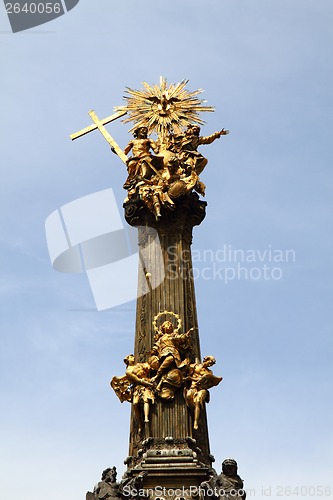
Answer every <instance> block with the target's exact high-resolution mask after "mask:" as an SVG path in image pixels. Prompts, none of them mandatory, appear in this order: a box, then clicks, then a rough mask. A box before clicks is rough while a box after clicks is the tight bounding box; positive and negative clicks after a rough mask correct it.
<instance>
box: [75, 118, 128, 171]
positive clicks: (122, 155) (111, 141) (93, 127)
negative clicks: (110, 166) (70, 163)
mask: <svg viewBox="0 0 333 500" xmlns="http://www.w3.org/2000/svg"><path fill="white" fill-rule="evenodd" d="M88 114H89V116H90V117H91V119H92V121H93V122H94V125H89V127H86V128H84V129H82V130H80V131H79V132H75V134H72V135H71V136H70V138H71V139H72V141H75V139H78V138H79V137H82V136H83V135H86V134H88V133H89V132H92V131H93V130H96V129H98V130H99V131H100V132H101V134H102V135H103V137H105V139H106V140H107V141H108V143H109V144H110V146H111V147H112V148H113V149H114V151H115V152H116V153H117V155H118V156H119V158H120V159H121V160H122V161H123V162H124V163H125V164H126V163H127V160H128V158H127V156H126V155H125V153H124V151H123V150H122V149H121V148H120V147H119V146H118V144H117V143H116V141H115V140H114V139H113V137H111V135H110V134H109V132H108V131H107V130H106V128H105V127H104V125H106V124H107V123H110V122H112V121H114V120H117V118H120V117H121V116H124V115H126V111H118V113H114V114H113V115H111V116H108V117H107V118H104V119H103V120H100V119H99V118H98V116H97V115H96V113H95V111H89V113H88Z"/></svg>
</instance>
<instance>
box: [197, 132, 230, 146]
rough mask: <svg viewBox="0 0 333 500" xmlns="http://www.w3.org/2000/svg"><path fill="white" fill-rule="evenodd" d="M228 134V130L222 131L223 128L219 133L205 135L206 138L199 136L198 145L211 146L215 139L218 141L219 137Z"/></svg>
mask: <svg viewBox="0 0 333 500" xmlns="http://www.w3.org/2000/svg"><path fill="white" fill-rule="evenodd" d="M228 134H229V130H224V128H223V129H222V130H220V131H219V132H215V133H214V134H212V135H207V136H206V137H204V136H200V137H199V144H211V143H212V142H214V141H215V139H219V138H220V137H221V135H228Z"/></svg>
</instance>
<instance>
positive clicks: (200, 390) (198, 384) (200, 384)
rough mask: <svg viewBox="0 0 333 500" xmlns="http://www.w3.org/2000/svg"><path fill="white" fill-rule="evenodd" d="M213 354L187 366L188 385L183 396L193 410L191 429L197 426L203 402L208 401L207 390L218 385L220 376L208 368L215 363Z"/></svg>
mask: <svg viewBox="0 0 333 500" xmlns="http://www.w3.org/2000/svg"><path fill="white" fill-rule="evenodd" d="M215 363H216V360H215V358H214V356H206V357H205V358H204V359H203V362H202V363H200V362H199V361H198V360H197V361H196V362H195V363H193V364H191V365H190V366H189V372H188V376H187V378H186V383H187V385H188V387H185V389H184V398H185V402H186V404H187V406H188V407H189V408H191V410H193V411H194V422H193V429H198V428H199V418H200V413H201V410H202V408H203V405H204V403H205V402H206V403H209V398H210V396H209V391H208V389H210V388H211V387H214V386H216V385H218V384H219V383H220V382H221V380H222V377H215V375H213V372H212V371H211V370H210V369H209V367H210V366H213V365H215Z"/></svg>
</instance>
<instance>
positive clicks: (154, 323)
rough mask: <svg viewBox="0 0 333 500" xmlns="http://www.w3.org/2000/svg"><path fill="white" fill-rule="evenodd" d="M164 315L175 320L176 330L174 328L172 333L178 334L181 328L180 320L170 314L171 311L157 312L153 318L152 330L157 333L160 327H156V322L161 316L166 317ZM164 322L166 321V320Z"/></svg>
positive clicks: (173, 314)
mask: <svg viewBox="0 0 333 500" xmlns="http://www.w3.org/2000/svg"><path fill="white" fill-rule="evenodd" d="M166 315H169V316H173V317H174V318H175V319H176V320H177V328H174V332H175V333H178V332H179V329H180V328H181V327H182V320H181V319H180V317H179V315H178V314H176V313H174V312H172V311H167V310H166V309H165V310H164V311H162V312H159V313H158V314H156V316H155V317H154V321H153V327H154V330H155V332H158V331H159V327H160V326H161V325H157V320H158V319H159V318H160V317H161V316H166ZM164 321H167V320H166V319H165V320H164Z"/></svg>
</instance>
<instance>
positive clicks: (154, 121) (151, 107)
mask: <svg viewBox="0 0 333 500" xmlns="http://www.w3.org/2000/svg"><path fill="white" fill-rule="evenodd" d="M187 83H188V80H182V81H181V82H179V83H177V84H170V85H168V82H167V79H166V78H164V77H161V78H160V84H159V85H149V84H148V83H147V82H143V83H142V85H143V87H144V88H143V89H141V90H136V89H131V88H129V87H126V91H125V92H126V95H125V96H124V99H125V100H126V101H127V103H126V105H124V106H117V107H116V108H115V110H116V111H126V112H127V115H128V116H127V118H126V119H125V120H124V123H130V122H133V123H134V125H133V126H132V128H131V129H130V132H133V130H135V129H136V128H137V127H147V128H148V131H149V133H150V134H151V133H153V132H155V133H156V134H157V135H158V136H161V137H163V136H165V135H166V134H168V133H180V132H181V130H183V129H184V128H186V127H187V126H188V125H194V124H196V125H203V124H204V123H205V122H204V121H203V120H202V119H201V118H200V116H199V113H203V112H206V111H210V112H212V111H214V108H213V107H212V106H206V105H205V104H204V103H205V102H206V101H205V100H203V99H198V97H197V96H198V94H201V93H202V92H203V90H202V89H198V90H195V91H192V92H191V91H189V90H187V89H186V85H187Z"/></svg>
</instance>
